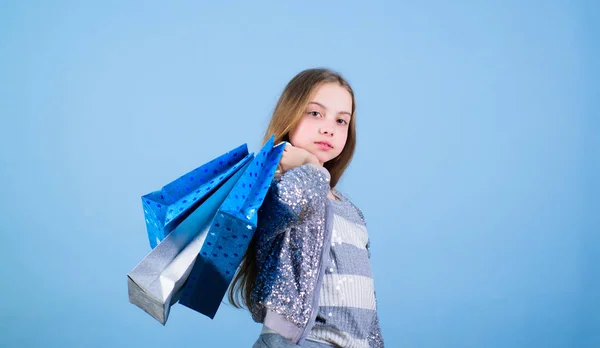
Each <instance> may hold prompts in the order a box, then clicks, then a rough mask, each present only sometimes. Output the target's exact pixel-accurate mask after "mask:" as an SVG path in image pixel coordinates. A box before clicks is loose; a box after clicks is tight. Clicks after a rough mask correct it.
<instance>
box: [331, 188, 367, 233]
mask: <svg viewBox="0 0 600 348" xmlns="http://www.w3.org/2000/svg"><path fill="white" fill-rule="evenodd" d="M331 190H332V191H333V195H334V196H336V197H338V198H339V200H333V199H332V200H330V201H331V202H332V204H333V205H336V206H339V207H344V206H345V207H347V208H349V209H352V210H354V211H355V212H356V213H357V214H358V217H359V219H360V220H361V221H362V223H363V224H364V225H366V224H367V223H366V221H365V216H364V214H363V212H362V210H360V208H358V207H357V206H356V205H355V204H354V203H353V202H352V199H351V197H350V196H349V195H348V194H346V193H342V192H340V191H339V190H338V189H337V188H333V189H331Z"/></svg>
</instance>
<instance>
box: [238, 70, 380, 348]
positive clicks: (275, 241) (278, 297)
mask: <svg viewBox="0 0 600 348" xmlns="http://www.w3.org/2000/svg"><path fill="white" fill-rule="evenodd" d="M355 116H356V115H355V103H354V93H353V91H352V88H351V87H350V85H349V84H348V82H346V81H345V80H344V79H343V78H342V77H341V76H340V75H339V74H337V73H335V72H333V71H330V70H326V69H309V70H305V71H302V72H301V73H299V74H298V75H296V76H295V77H294V78H293V79H292V80H291V81H290V82H289V83H288V85H287V86H286V87H285V89H284V91H283V93H282V95H281V97H280V98H279V101H278V103H277V105H276V107H275V110H274V112H273V116H272V118H271V122H270V124H269V127H268V129H267V131H266V133H265V139H268V138H269V137H270V136H271V134H275V143H279V142H281V141H286V142H288V144H287V145H286V148H285V151H284V153H283V156H282V158H281V162H280V164H279V169H280V170H279V173H278V175H276V176H275V178H274V179H273V182H272V184H271V188H270V190H269V193H268V194H267V197H266V198H265V201H264V203H263V205H262V207H261V209H260V211H259V219H258V221H259V226H258V228H257V230H256V233H255V235H254V237H253V240H252V243H251V245H250V247H249V248H248V250H247V252H246V254H245V255H244V258H243V261H242V265H241V267H240V269H239V270H238V272H237V274H236V276H235V278H234V280H233V283H232V286H231V288H230V291H229V301H230V302H231V303H232V304H233V305H234V306H236V307H238V308H241V307H242V306H246V307H248V308H249V310H250V312H251V314H252V318H253V319H254V320H255V321H256V322H259V323H263V330H262V332H261V335H260V337H259V338H258V340H257V342H256V343H255V344H254V348H260V347H298V346H300V347H383V339H382V336H381V332H380V329H379V322H378V317H377V312H376V300H375V290H374V282H373V274H372V271H371V266H370V262H369V257H370V253H369V239H368V235H367V230H366V225H365V221H364V217H363V215H362V213H361V211H360V210H359V209H358V208H356V206H354V205H353V204H352V203H351V202H350V201H349V200H348V198H346V197H345V196H343V195H342V194H341V193H340V192H338V191H337V190H336V189H335V185H336V184H337V182H338V181H339V180H340V177H341V176H342V174H343V173H344V171H345V169H346V168H347V167H348V164H349V163H350V160H351V159H352V156H353V154H354V148H355V146H356V128H355V124H356V119H355ZM240 297H241V301H242V303H240V302H239V298H240Z"/></svg>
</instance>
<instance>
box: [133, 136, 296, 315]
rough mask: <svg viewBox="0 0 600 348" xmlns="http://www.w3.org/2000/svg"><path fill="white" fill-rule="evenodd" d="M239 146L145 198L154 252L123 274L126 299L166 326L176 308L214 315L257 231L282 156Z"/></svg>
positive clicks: (274, 150) (275, 150)
mask: <svg viewBox="0 0 600 348" xmlns="http://www.w3.org/2000/svg"><path fill="white" fill-rule="evenodd" d="M284 148H285V143H281V144H279V145H277V146H274V136H271V138H270V139H269V141H268V142H267V143H266V144H265V145H264V146H263V148H262V149H261V150H260V152H258V153H257V154H256V155H255V154H254V153H248V148H247V145H246V144H243V145H241V146H239V147H237V148H235V149H233V150H231V151H229V152H227V153H225V154H223V155H221V156H219V157H217V158H215V159H213V160H212V161H210V162H208V163H206V164H204V165H202V166H200V167H198V168H196V169H194V170H193V171H191V172H189V173H187V174H185V175H183V176H181V177H180V178H178V179H176V180H175V181H173V182H171V183H169V184H167V185H166V186H164V187H163V188H162V189H161V190H159V191H155V192H151V193H149V194H147V195H144V196H143V197H142V205H143V208H144V216H145V218H146V230H147V233H148V239H149V242H150V246H151V247H152V251H150V253H149V254H148V255H147V256H146V257H145V258H144V259H143V260H142V261H141V262H140V263H139V264H138V265H137V266H136V267H135V268H134V269H133V270H132V271H131V272H130V273H129V274H128V275H127V283H128V292H129V301H130V302H131V303H133V304H135V305H137V306H138V307H140V308H141V309H143V310H144V311H145V312H147V313H148V314H150V315H151V316H152V317H154V318H155V319H156V320H158V321H159V322H160V323H162V324H163V325H165V323H166V321H167V319H168V317H169V311H170V308H171V306H172V305H173V304H175V303H176V302H177V301H179V303H180V304H182V305H184V306H186V307H189V308H191V309H193V310H195V311H197V312H199V313H202V314H204V315H206V316H208V317H210V318H211V319H212V318H214V316H215V314H216V312H217V310H218V308H219V305H220V304H221V301H222V300H223V297H224V295H225V293H226V292H227V289H228V287H229V285H230V283H231V281H232V279H233V276H234V274H235V272H236V270H237V268H238V266H239V265H240V263H241V260H242V257H243V255H244V253H245V252H246V249H247V247H248V245H249V244H250V241H251V239H252V236H253V233H254V231H255V230H256V226H257V212H258V209H259V208H260V206H261V204H262V202H263V200H264V198H265V196H266V193H267V191H268V190H269V187H270V184H271V181H272V179H273V176H274V175H275V171H276V169H277V166H278V165H279V161H280V159H281V156H282V154H283V150H284Z"/></svg>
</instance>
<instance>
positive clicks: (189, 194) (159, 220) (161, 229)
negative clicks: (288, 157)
mask: <svg viewBox="0 0 600 348" xmlns="http://www.w3.org/2000/svg"><path fill="white" fill-rule="evenodd" d="M253 157H254V155H253V154H248V146H247V145H246V144H243V145H241V146H239V147H237V148H235V149H233V150H231V151H229V152H227V153H225V154H223V155H221V156H219V157H217V158H215V159H213V160H212V161H210V162H208V163H206V164H204V165H202V166H200V167H198V168H196V169H194V170H192V171H191V172H189V173H187V174H185V175H183V176H181V177H179V178H178V179H176V180H174V181H173V182H171V183H169V184H167V185H165V186H164V187H163V188H162V189H161V190H160V191H154V192H151V193H149V194H146V195H144V196H142V206H143V208H144V215H145V218H146V231H147V233H148V240H149V241H150V246H151V247H152V248H153V249H154V248H155V247H156V246H157V245H158V243H160V242H161V241H162V240H163V239H165V237H166V236H167V235H168V234H169V233H170V232H171V231H172V230H173V229H174V228H175V227H177V226H178V225H179V224H180V223H181V221H183V220H185V219H186V217H187V216H189V215H190V214H191V212H193V211H194V210H195V209H196V208H197V207H198V206H199V205H200V203H201V202H202V200H203V199H205V198H206V197H207V196H208V195H210V194H211V193H212V192H214V191H215V189H216V188H218V187H219V186H220V185H221V184H223V182H225V181H227V180H228V179H229V178H230V177H231V176H232V175H233V174H234V173H235V172H237V171H238V170H239V169H240V168H241V167H243V166H244V164H246V163H247V162H248V161H250V160H252V158H253Z"/></svg>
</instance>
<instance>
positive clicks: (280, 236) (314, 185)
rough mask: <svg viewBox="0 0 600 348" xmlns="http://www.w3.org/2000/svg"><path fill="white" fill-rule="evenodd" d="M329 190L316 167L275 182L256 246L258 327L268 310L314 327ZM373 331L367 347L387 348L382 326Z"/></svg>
mask: <svg viewBox="0 0 600 348" xmlns="http://www.w3.org/2000/svg"><path fill="white" fill-rule="evenodd" d="M329 190H330V175H329V172H328V171H327V169H325V168H323V167H319V166H315V165H312V164H305V165H302V166H299V167H296V168H294V169H292V170H289V171H287V172H286V173H285V174H284V175H282V176H281V175H276V176H275V178H274V179H273V182H272V183H271V187H270V189H269V192H268V193H267V196H266V197H265V201H264V203H263V205H262V207H261V209H260V210H259V215H258V227H257V230H256V233H255V235H254V238H253V240H252V243H253V244H254V247H255V249H256V263H257V271H258V272H257V276H256V280H255V283H254V289H253V292H252V294H251V299H250V300H251V301H250V302H251V306H250V312H251V314H252V318H253V319H254V321H256V322H260V323H262V322H264V320H265V316H266V312H267V309H268V310H270V311H273V312H275V313H277V314H279V315H281V316H282V317H283V318H285V319H286V320H287V321H289V322H291V323H293V324H295V325H296V326H298V327H300V328H306V327H307V326H310V325H313V324H314V315H315V314H316V311H317V310H318V308H314V307H315V296H317V295H318V293H315V292H316V291H318V290H317V288H318V287H317V283H318V279H319V272H320V269H321V264H320V263H321V256H322V255H323V252H328V250H329V249H328V248H327V245H325V243H326V242H327V241H325V240H324V239H325V238H324V237H325V235H326V214H327V206H328V197H327V194H328V192H329ZM335 193H336V194H337V195H339V196H341V197H342V198H344V199H345V200H347V198H346V197H344V196H342V195H341V194H340V193H339V192H337V191H335ZM348 202H350V201H349V200H348ZM350 203H351V202H350ZM351 204H352V203H351ZM352 206H353V207H354V208H356V206H354V205H353V204H352ZM356 210H357V211H358V214H359V216H360V219H362V220H363V221H364V216H363V215H362V212H361V211H360V210H359V209H358V208H356ZM324 248H327V249H326V250H325V251H324ZM367 248H368V246H367ZM317 307H318V303H317ZM311 315H312V316H313V317H312V320H311ZM373 326H374V327H373V329H372V330H371V333H370V334H369V337H368V340H369V345H370V347H383V339H382V337H381V332H380V329H379V323H378V320H375V322H374V323H373Z"/></svg>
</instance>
